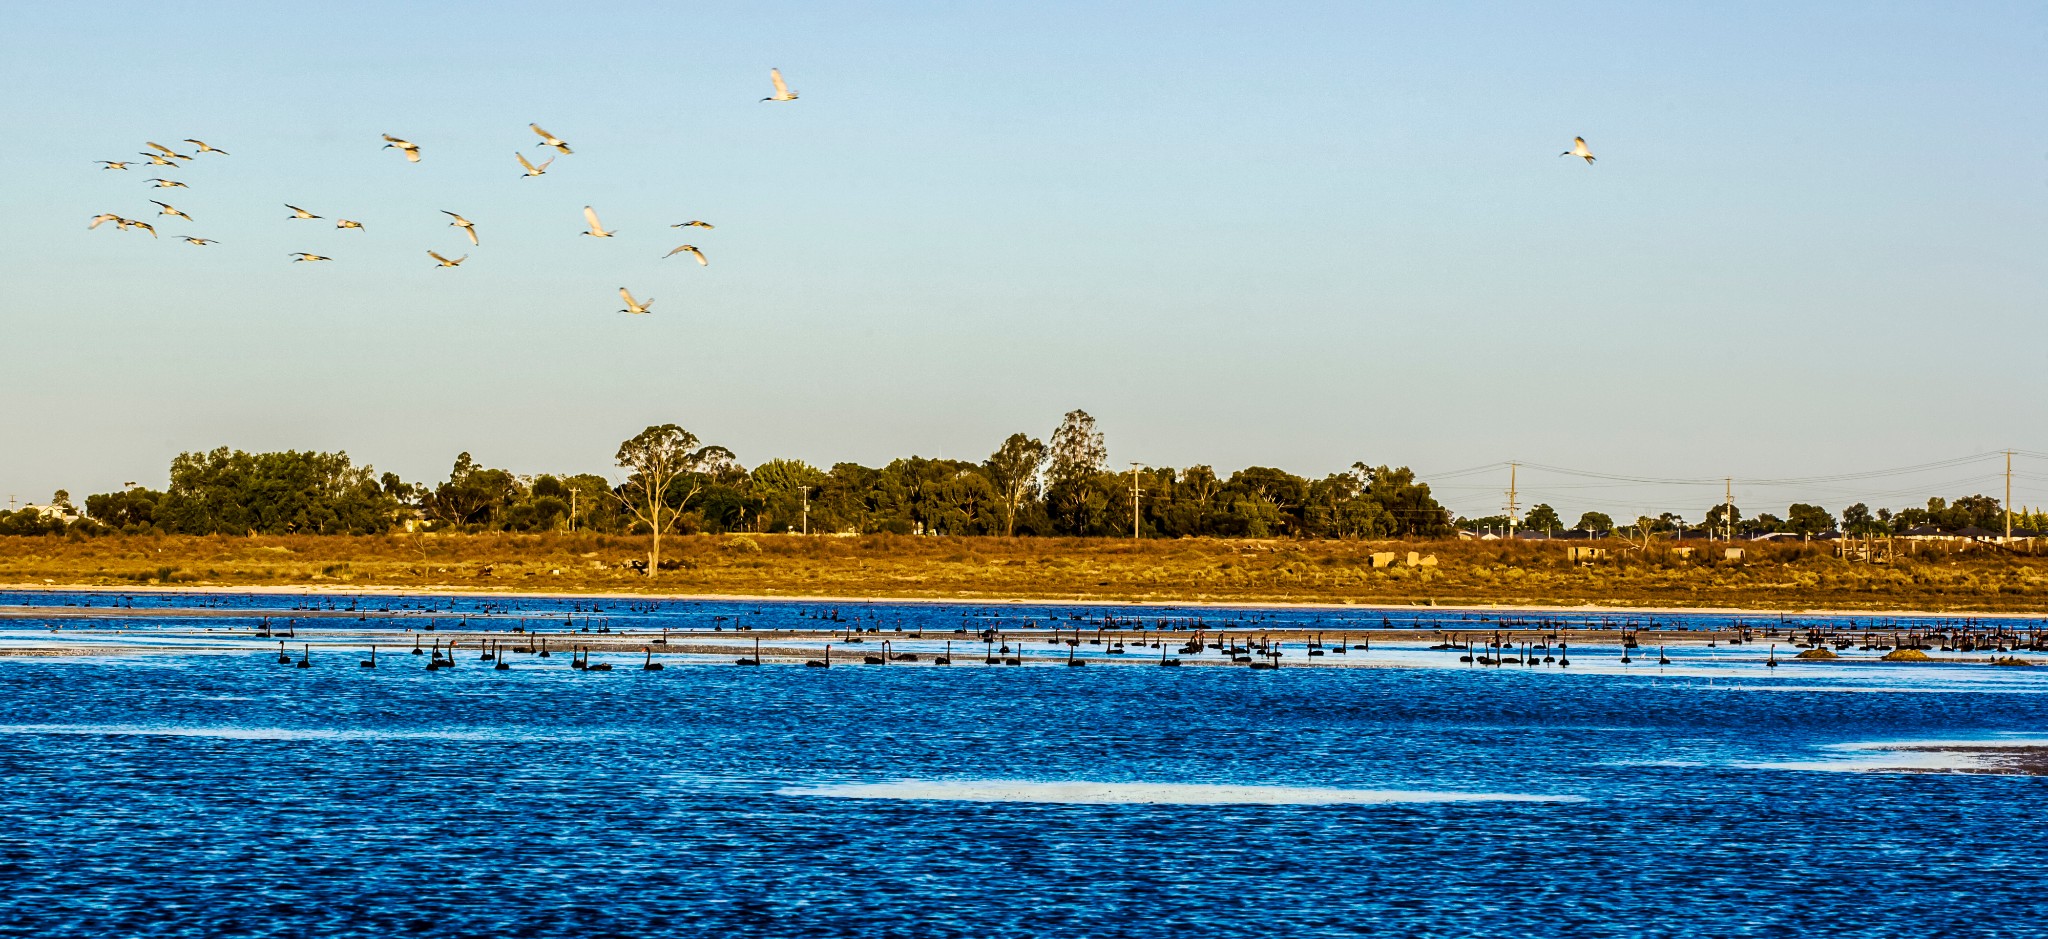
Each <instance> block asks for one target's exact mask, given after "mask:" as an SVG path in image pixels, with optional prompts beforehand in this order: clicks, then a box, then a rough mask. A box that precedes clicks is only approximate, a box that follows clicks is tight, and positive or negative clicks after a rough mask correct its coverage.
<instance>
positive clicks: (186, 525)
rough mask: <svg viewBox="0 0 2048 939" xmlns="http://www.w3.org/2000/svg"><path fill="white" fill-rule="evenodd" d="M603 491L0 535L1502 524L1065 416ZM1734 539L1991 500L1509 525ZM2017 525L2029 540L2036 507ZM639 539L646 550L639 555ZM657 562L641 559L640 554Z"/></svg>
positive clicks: (733, 464)
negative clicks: (954, 454)
mask: <svg viewBox="0 0 2048 939" xmlns="http://www.w3.org/2000/svg"><path fill="white" fill-rule="evenodd" d="M613 460H614V463H615V465H616V466H617V467H618V468H619V473H618V474H617V475H618V476H619V477H620V478H619V479H618V480H617V481H614V479H613V478H609V477H606V476H602V475H598V474H595V473H564V474H539V475H522V474H518V473H514V472H511V471H510V470H505V469H498V468H494V467H489V466H484V465H482V464H479V463H477V462H476V461H475V459H474V458H472V457H471V455H470V454H468V453H463V454H460V455H459V456H457V457H456V458H455V462H454V464H453V466H452V467H451V468H450V470H449V473H448V478H447V479H446V480H443V481H441V482H438V483H432V484H427V483H413V482H407V481H405V480H403V479H400V478H399V477H398V476H397V475H396V474H393V473H381V474H380V473H377V472H376V471H375V470H374V469H373V468H372V467H369V466H358V465H356V464H355V463H354V462H353V461H352V460H351V459H350V457H349V456H348V454H346V453H339V452H337V453H317V452H299V451H282V452H272V453H246V452H243V451H240V450H231V449H229V448H226V447H222V448H219V449H215V450H212V451H208V452H204V453H196V452H195V453H182V454H179V455H178V457H177V458H175V459H173V460H172V461H171V467H170V484H169V486H168V487H167V488H165V489H164V490H162V491H158V490H153V489H149V488H144V487H133V488H129V489H125V490H121V491H118V492H106V493H98V494H94V495H90V496H87V497H86V499H85V502H84V506H83V513H82V515H80V516H78V517H71V516H70V515H69V514H68V512H69V511H72V510H75V507H74V506H72V505H71V501H70V498H69V495H68V494H67V493H62V492H60V493H58V494H57V498H56V499H54V500H53V505H54V506H55V507H56V508H57V510H58V511H49V510H23V511H19V512H12V513H9V512H0V534H15V535H27V534H61V533H65V532H75V533H79V534H81V535H87V536H89V535H95V534H102V533H163V534H191V535H216V534H225V535H254V534H265V535H278V534H357V535H360V534H380V533H384V532H389V531H392V530H394V529H425V530H427V531H460V532H476V531H517V532H541V531H569V530H573V531H593V532H602V533H617V534H653V535H655V536H657V540H658V537H659V536H661V535H666V534H689V533H698V532H709V533H722V532H753V533H777V532H810V533H819V534H826V533H831V534H841V533H847V534H874V533H883V532H888V533H895V534H904V535H915V534H933V535H999V536H1082V537H1087V536H1098V537H1110V536H1122V537H1130V536H1132V535H1134V534H1135V535H1137V536H1139V537H1144V538H1180V537H1218V538H1423V537H1439V536H1446V535H1450V534H1453V533H1455V532H1457V531H1459V530H1465V531H1500V532H1504V531H1506V530H1507V529H1508V527H1509V519H1508V518H1506V517H1505V516H1493V517H1487V518H1458V517H1454V516H1453V515H1452V514H1451V513H1450V512H1448V511H1447V510H1445V508H1444V507H1443V506H1442V505H1441V504H1439V503H1438V502H1437V500H1436V499H1435V498H1434V497H1433V496H1432V495H1431V494H1430V489H1429V485H1428V484H1427V483H1425V482H1422V481H1420V480H1418V479H1416V477H1415V473H1414V472H1413V471H1412V470H1410V469H1409V468H1408V467H1405V466H1402V467H1394V466H1388V465H1384V464H1382V465H1372V464H1370V463H1367V462H1364V461H1360V462H1357V463H1353V464H1352V465H1351V467H1350V468H1349V469H1347V470H1345V471H1342V472H1336V473H1329V474H1327V475H1324V476H1323V477H1321V478H1319V479H1318V478H1311V477H1306V476H1299V475H1296V474H1293V473H1290V472H1287V471H1285V470H1281V469H1276V468H1273V467H1266V466H1248V467H1245V468H1243V469H1239V470H1237V471H1235V472H1232V473H1229V474H1227V475H1225V474H1221V473H1218V472H1216V470H1215V469H1214V468H1212V467H1210V466H1206V465H1196V466H1190V467H1187V468H1184V469H1176V468H1171V467H1148V466H1137V467H1132V468H1130V469H1129V470H1124V471H1113V470H1112V469H1111V468H1110V467H1109V465H1108V449H1107V447H1106V445H1105V442H1104V438H1103V434H1102V432H1101V431H1099V430H1098V429H1097V428H1096V426H1095V420H1094V418H1092V417H1090V416H1089V415H1088V413H1087V412H1085V411H1080V410H1076V411H1071V412H1069V413H1067V414H1066V415H1065V417H1064V418H1063V419H1062V420H1061V422H1060V424H1059V426H1058V427H1056V428H1055V429H1054V430H1053V432H1052V433H1051V434H1050V435H1049V436H1048V437H1046V438H1044V439H1040V438H1037V437H1033V436H1031V435H1029V434H1025V433H1016V434H1012V435H1010V436H1009V437H1008V438H1007V439H1005V440H1003V441H1002V443H1001V444H1000V445H999V446H997V447H996V448H995V450H994V451H993V452H991V453H990V454H989V455H988V457H987V458H986V459H983V460H980V461H971V460H952V459H937V458H928V457H921V456H909V457H903V458H900V459H896V460H893V461H891V462H889V463H888V464H887V465H884V466H880V467H870V466H863V465H861V464H858V463H851V462H842V463H835V464H833V465H832V466H830V467H823V468H821V467H817V466H813V465H811V464H809V463H805V462H803V461H801V460H789V459H771V460H768V461H766V462H763V463H761V464H759V465H757V466H754V467H753V468H752V469H748V468H746V467H745V466H743V465H741V463H740V461H739V459H738V457H737V456H735V455H734V454H733V453H732V452H731V451H730V450H728V449H726V448H725V447H722V446H718V445H715V444H707V443H705V442H704V441H702V440H700V439H698V437H697V436H696V435H695V434H693V433H691V432H689V431H687V430H685V429H683V428H682V427H680V426H678V425H675V424H663V425H657V426H653V427H649V428H647V429H646V430H644V431H642V432H641V433H639V434H637V435H635V436H634V437H632V438H630V439H628V440H625V441H623V442H621V444H620V445H619V449H618V451H617V453H615V454H614V455H613ZM1730 518H1732V519H1734V523H1735V524H1734V530H1735V531H1736V532H1737V533H1738V534H1742V535H1757V534H1764V533H1769V532H1787V533H1794V534H1802V535H1813V534H1819V533H1821V532H1825V531H1829V530H1833V529H1836V528H1838V527H1839V528H1840V529H1841V530H1843V531H1845V532H1847V533H1849V534H1856V535H1877V534H1887V533H1898V532H1903V531H1906V530H1908V529H1911V528H1914V527H1917V526H1922V525H1933V526H1936V527H1940V528H1945V529H1955V528H1961V527H1964V526H1969V525H1975V526H1978V527H1981V528H1985V529H1991V530H1999V529H2001V528H2002V526H2003V524H2004V515H2003V509H2002V506H2001V505H2000V504H1999V502H1998V500H1996V499H1991V498H1989V497H1986V496H1982V495H1975V496H1968V497H1964V498H1961V499H1957V500H1955V501H1954V502H1953V503H1950V502H1948V501H1946V500H1943V499H1940V498H1935V499H1930V500H1929V501H1928V504H1927V506H1926V508H1924V509H1923V508H1908V509H1903V510H1900V511H1897V512H1893V511H1892V510H1889V509H1878V510H1876V511H1874V512H1873V511H1872V510H1870V509H1869V508H1868V507H1867V506H1864V505H1862V504H1860V503H1859V504H1856V505H1852V506H1849V507H1847V508H1845V509H1843V510H1842V512H1841V515H1840V517H1839V518H1837V517H1836V516H1835V515H1834V514H1833V513H1830V512H1829V511H1827V510H1826V509H1823V508H1821V507H1819V506H1814V505H1806V504H1794V505H1792V506H1791V507H1790V508H1789V509H1788V510H1787V512H1786V515H1785V516H1784V517H1783V518H1780V517H1779V516H1776V515H1773V514H1770V513H1763V514H1759V515H1757V516H1755V517H1753V518H1751V517H1745V516H1743V515H1742V514H1741V512H1740V510H1739V509H1737V508H1734V507H1730V506H1721V505H1715V506H1711V507H1709V508H1708V509H1707V510H1706V511H1705V512H1703V513H1702V515H1701V517H1700V518H1699V520H1698V521H1692V520H1688V519H1685V518H1683V517H1681V516H1679V515H1677V514H1673V513H1663V514H1662V515H1659V516H1658V517H1655V518H1651V517H1647V516H1642V517H1638V518H1637V519H1635V520H1634V521H1633V522H1624V523H1622V524H1619V525H1617V524H1616V522H1615V520H1614V519H1612V518H1611V517H1609V516H1608V515H1606V514H1605V513H1601V512H1586V513H1584V514H1582V515H1581V516H1580V517H1579V519H1578V521H1577V523H1576V524H1575V525H1572V526H1569V527H1567V526H1566V525H1565V524H1564V519H1563V518H1561V517H1560V516H1559V515H1558V513H1557V512H1556V510H1555V509H1553V508H1551V507H1550V506H1549V505H1547V504H1539V505H1536V506H1533V507H1532V508H1531V509H1530V511H1529V512H1528V513H1527V515H1526V516H1524V517H1522V518H1520V519H1518V520H1515V522H1514V525H1515V527H1516V528H1517V529H1518V530H1521V531H1540V532H1549V533H1563V532H1567V531H1579V532H1584V533H1586V534H1587V535H1589V536H1595V537H1604V536H1607V535H1614V534H1622V535H1629V536H1634V537H1645V536H1650V535H1657V534H1664V533H1676V532H1686V533H1687V536H1688V537H1691V536H1695V535H1698V536H1702V537H1703V536H1704V534H1705V532H1706V531H1713V532H1715V533H1720V532H1723V531H1725V530H1726V522H1727V520H1728V519H1730ZM2014 521H2015V524H2016V525H2018V526H2020V527H2025V528H2033V529H2040V528H2044V527H2048V518H2042V517H2039V516H2038V515H2037V514H2036V513H2026V514H2024V515H2018V514H2016V515H2015V519H2014ZM658 551H659V547H658V545H657V546H656V548H655V552H656V553H657V554H658ZM657 563H658V559H657Z"/></svg>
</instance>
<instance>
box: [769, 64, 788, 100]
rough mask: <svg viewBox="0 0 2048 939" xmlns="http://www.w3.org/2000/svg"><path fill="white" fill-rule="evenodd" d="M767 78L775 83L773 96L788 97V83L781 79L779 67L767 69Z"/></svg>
mask: <svg viewBox="0 0 2048 939" xmlns="http://www.w3.org/2000/svg"><path fill="white" fill-rule="evenodd" d="M768 80H769V81H771V82H774V83H775V96H776V97H778V98H787V97H789V85H788V84H786V83H784V82H783V80H782V70H781V69H779V68H771V69H769V70H768Z"/></svg>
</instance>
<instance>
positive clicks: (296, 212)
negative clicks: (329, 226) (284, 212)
mask: <svg viewBox="0 0 2048 939" xmlns="http://www.w3.org/2000/svg"><path fill="white" fill-rule="evenodd" d="M284 207H285V208H287V209H290V210H292V214H291V216H290V217H291V218H326V216H324V215H314V214H313V213H311V212H308V211H306V210H305V209H302V208H299V207H298V206H295V205H293V204H291V203H289V202H287V203H285V204H284Z"/></svg>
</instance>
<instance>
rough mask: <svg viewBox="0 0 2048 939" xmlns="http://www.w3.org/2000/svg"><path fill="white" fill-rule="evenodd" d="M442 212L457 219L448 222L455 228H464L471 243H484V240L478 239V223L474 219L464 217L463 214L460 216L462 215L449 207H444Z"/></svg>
mask: <svg viewBox="0 0 2048 939" xmlns="http://www.w3.org/2000/svg"><path fill="white" fill-rule="evenodd" d="M441 214H442V215H446V216H448V217H449V218H452V219H454V220H455V221H452V222H449V223H448V224H449V225H451V226H453V227H455V228H460V229H462V233H463V234H465V235H468V236H469V243H470V244H473V245H480V244H483V242H481V241H478V240H476V223H475V222H472V221H470V220H469V219H466V218H463V217H462V216H460V215H456V214H455V213H453V212H450V211H448V210H447V209H442V210H441Z"/></svg>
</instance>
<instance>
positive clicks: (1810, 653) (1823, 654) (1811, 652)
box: [1793, 649, 1924, 659]
mask: <svg viewBox="0 0 2048 939" xmlns="http://www.w3.org/2000/svg"><path fill="white" fill-rule="evenodd" d="M1793 658H1795V659H1839V658H1841V656H1839V655H1836V654H1835V651H1834V650H1833V649H1808V650H1806V651H1805V652H1801V653H1799V654H1798V655H1795V656H1793ZM1923 658H1924V656H1923Z"/></svg>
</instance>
